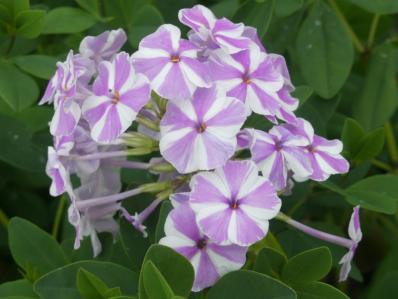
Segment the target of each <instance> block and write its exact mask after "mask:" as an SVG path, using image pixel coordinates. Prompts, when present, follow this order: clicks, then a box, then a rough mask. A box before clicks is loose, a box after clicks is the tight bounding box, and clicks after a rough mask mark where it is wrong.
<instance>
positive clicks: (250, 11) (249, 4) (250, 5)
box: [233, 0, 275, 39]
mask: <svg viewBox="0 0 398 299" xmlns="http://www.w3.org/2000/svg"><path fill="white" fill-rule="evenodd" d="M274 2H275V1H274V0H264V1H261V2H260V1H251V0H248V1H246V2H244V3H243V4H242V5H241V7H239V9H238V10H237V11H236V13H235V15H234V16H233V20H234V21H236V22H243V23H245V24H246V25H248V26H253V27H255V28H256V29H257V34H258V36H259V38H260V39H262V38H263V37H264V35H265V33H266V32H267V30H268V27H269V25H270V23H271V19H272V14H273V11H274Z"/></svg>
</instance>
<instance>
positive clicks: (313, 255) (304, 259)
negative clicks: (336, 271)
mask: <svg viewBox="0 0 398 299" xmlns="http://www.w3.org/2000/svg"><path fill="white" fill-rule="evenodd" d="M331 267H332V255H331V253H330V250H329V248H327V247H318V248H314V249H310V250H307V251H304V252H301V253H299V254H297V255H295V256H294V257H292V258H290V259H289V261H288V262H287V263H286V265H285V266H284V267H283V270H282V278H283V281H285V282H286V283H288V284H290V285H292V284H293V285H294V284H298V283H303V282H310V281H315V280H319V279H322V278H323V277H325V276H326V275H327V274H328V273H329V271H330V269H331Z"/></svg>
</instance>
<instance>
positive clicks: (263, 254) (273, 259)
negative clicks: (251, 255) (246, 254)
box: [254, 248, 286, 278]
mask: <svg viewBox="0 0 398 299" xmlns="http://www.w3.org/2000/svg"><path fill="white" fill-rule="evenodd" d="M285 264H286V257H284V256H283V255H282V254H280V253H279V252H278V251H276V250H274V249H272V248H264V249H262V250H261V251H260V253H259V254H258V256H257V258H256V262H255V264H254V270H255V271H256V272H259V273H263V274H267V275H270V276H273V277H275V278H279V276H280V274H281V272H282V269H283V266H284V265H285Z"/></svg>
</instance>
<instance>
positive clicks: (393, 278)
mask: <svg viewBox="0 0 398 299" xmlns="http://www.w3.org/2000/svg"><path fill="white" fill-rule="evenodd" d="M397 279H398V271H393V272H388V273H385V274H384V275H383V277H382V278H381V279H379V280H377V281H376V283H374V284H373V285H372V288H371V289H370V292H369V296H368V298H369V299H384V298H385V299H388V298H392V297H391V296H392V295H393V294H394V295H393V296H395V294H397V292H398V284H397Z"/></svg>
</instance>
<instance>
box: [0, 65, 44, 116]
mask: <svg viewBox="0 0 398 299" xmlns="http://www.w3.org/2000/svg"><path fill="white" fill-rule="evenodd" d="M38 97H39V88H38V87H37V84H36V82H35V81H34V80H33V79H32V78H31V77H29V76H27V75H25V74H23V73H22V72H20V71H19V70H18V69H17V68H16V67H15V66H13V65H12V64H10V63H7V62H1V61H0V98H1V99H2V100H3V101H5V102H6V103H7V104H8V105H9V106H10V107H11V108H12V109H13V110H15V111H21V110H23V109H25V108H27V107H29V106H30V105H32V104H33V103H34V102H35V101H36V100H37V98H38Z"/></svg>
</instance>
